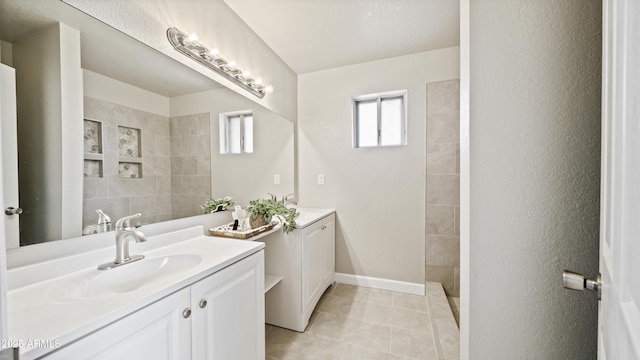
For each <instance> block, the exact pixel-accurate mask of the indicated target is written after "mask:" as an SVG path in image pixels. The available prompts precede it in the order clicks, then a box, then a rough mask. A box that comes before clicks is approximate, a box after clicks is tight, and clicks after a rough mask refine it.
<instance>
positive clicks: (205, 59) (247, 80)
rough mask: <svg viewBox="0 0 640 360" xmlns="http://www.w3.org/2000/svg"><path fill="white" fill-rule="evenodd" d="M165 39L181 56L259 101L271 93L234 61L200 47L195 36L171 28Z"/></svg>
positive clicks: (267, 87)
mask: <svg viewBox="0 0 640 360" xmlns="http://www.w3.org/2000/svg"><path fill="white" fill-rule="evenodd" d="M167 38H168V39H169V42H170V43H171V45H172V46H173V48H174V49H176V50H177V51H178V52H180V53H181V54H183V55H186V56H187V57H189V58H190V59H192V60H195V61H196V62H198V63H200V64H201V65H204V66H206V67H207V68H209V69H211V70H213V71H215V72H216V73H218V74H220V75H222V76H223V77H224V78H226V79H227V80H230V81H232V82H233V83H235V84H237V85H238V86H240V87H241V88H243V89H245V90H247V91H249V92H250V93H252V94H253V95H255V96H257V97H259V98H260V99H262V98H263V97H264V95H265V94H267V93H271V92H272V91H273V87H272V86H271V85H265V84H263V83H262V80H260V79H255V78H253V77H252V76H251V73H250V72H249V71H243V70H241V69H239V68H238V67H237V65H236V63H235V62H234V61H227V60H226V59H224V58H223V57H222V56H220V54H219V53H218V50H217V49H213V50H210V49H209V48H207V47H206V46H204V45H202V44H201V43H200V42H199V41H198V39H197V37H196V36H194V35H191V36H189V35H187V34H185V33H183V32H182V31H180V30H178V29H176V28H174V27H172V28H169V29H168V30H167Z"/></svg>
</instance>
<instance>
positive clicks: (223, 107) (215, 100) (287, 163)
mask: <svg viewBox="0 0 640 360" xmlns="http://www.w3.org/2000/svg"><path fill="white" fill-rule="evenodd" d="M242 110H252V111H253V126H254V153H253V154H234V155H220V151H219V148H220V147H219V142H218V141H219V140H218V138H219V128H218V119H219V114H220V113H225V112H233V111H242ZM205 112H206V113H210V114H211V132H210V134H211V139H210V140H211V168H212V171H211V174H212V179H211V185H212V192H211V196H212V197H214V198H217V197H224V196H227V195H230V196H233V198H234V199H235V201H236V203H237V204H238V205H243V206H246V205H248V204H249V200H253V199H256V198H265V197H267V196H268V195H267V193H273V194H276V195H278V198H281V197H282V196H284V195H287V194H291V193H293V192H294V181H295V178H294V172H295V164H294V160H293V156H294V151H295V150H294V144H293V141H294V139H293V132H294V130H293V123H292V122H291V121H289V120H287V119H285V118H283V117H281V116H280V115H278V114H276V113H274V112H272V111H270V110H268V109H265V108H264V107H262V106H260V105H256V104H255V103H254V102H252V101H249V100H248V99H246V98H244V97H242V96H238V95H237V94H236V93H234V92H232V91H229V89H226V88H221V89H215V90H209V91H203V92H200V93H196V94H189V95H183V96H176V97H174V98H172V99H171V118H172V121H175V120H176V119H175V118H176V117H180V116H185V115H192V114H198V113H205ZM275 174H278V175H280V184H277V185H276V184H274V181H273V176H274V175H275Z"/></svg>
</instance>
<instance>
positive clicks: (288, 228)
mask: <svg viewBox="0 0 640 360" xmlns="http://www.w3.org/2000/svg"><path fill="white" fill-rule="evenodd" d="M247 213H248V214H249V215H250V218H249V223H250V225H251V227H252V228H254V229H255V228H258V227H260V226H264V225H265V224H269V223H271V220H272V219H273V218H274V217H275V218H277V219H279V220H280V222H281V223H282V230H283V231H284V232H285V233H290V232H292V231H293V230H295V229H296V218H297V217H298V215H299V213H298V212H297V210H296V209H288V208H287V207H285V206H284V204H283V203H281V202H278V201H276V200H272V199H257V200H251V201H249V206H248V207H247Z"/></svg>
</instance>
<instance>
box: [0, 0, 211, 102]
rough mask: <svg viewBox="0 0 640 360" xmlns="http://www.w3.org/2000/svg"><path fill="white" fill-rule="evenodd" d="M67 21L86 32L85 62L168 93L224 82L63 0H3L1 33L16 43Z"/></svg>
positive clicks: (83, 38)
mask: <svg viewBox="0 0 640 360" xmlns="http://www.w3.org/2000/svg"><path fill="white" fill-rule="evenodd" d="M57 22H63V23H65V24H67V25H69V26H71V27H73V28H75V29H78V30H80V34H81V44H82V45H81V52H82V55H81V58H82V68H84V69H87V70H91V71H93V72H97V73H99V74H102V75H104V76H108V77H110V78H113V79H116V80H119V81H122V82H126V83H129V84H132V85H135V86H137V87H139V88H142V89H146V90H149V91H152V92H155V93H157V94H160V95H164V96H167V97H173V96H178V95H182V94H190V93H194V92H198V91H204V90H209V89H214V88H219V87H222V85H220V84H218V83H217V82H215V81H214V80H212V79H210V78H208V77H206V76H203V75H202V74H200V73H198V72H197V71H195V70H192V69H190V68H188V67H186V66H184V65H182V64H181V63H179V62H178V61H175V60H173V59H171V58H169V57H167V56H164V55H162V54H161V53H159V52H158V51H157V50H155V49H152V48H151V47H149V46H147V45H145V44H143V43H141V42H139V41H137V40H135V39H133V38H131V37H130V36H127V35H125V34H123V33H121V32H119V31H117V30H115V29H113V28H111V27H110V26H108V25H106V24H104V23H102V22H100V21H98V20H96V19H94V18H92V17H90V16H89V15H86V14H84V13H82V12H81V11H79V10H77V9H75V8H73V7H71V6H69V5H67V4H65V3H63V2H62V1H59V0H29V1H25V0H0V34H1V36H0V39H1V40H3V41H7V42H9V43H13V42H14V41H16V40H17V39H20V38H22V37H23V36H25V35H28V34H30V33H32V32H34V31H38V30H40V29H42V28H43V27H45V26H48V25H53V24H55V23H57Z"/></svg>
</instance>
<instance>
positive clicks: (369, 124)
mask: <svg viewBox="0 0 640 360" xmlns="http://www.w3.org/2000/svg"><path fill="white" fill-rule="evenodd" d="M405 109H406V91H394V92H389V93H383V94H373V95H363V96H359V97H357V98H355V99H354V116H353V146H354V147H355V148H361V147H381V146H401V145H406V144H407V142H406V111H405Z"/></svg>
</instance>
